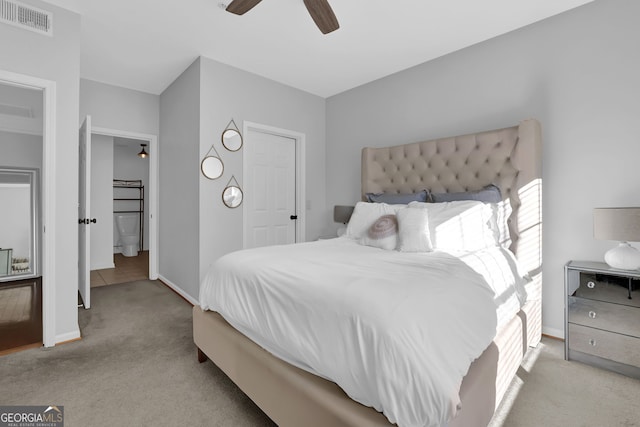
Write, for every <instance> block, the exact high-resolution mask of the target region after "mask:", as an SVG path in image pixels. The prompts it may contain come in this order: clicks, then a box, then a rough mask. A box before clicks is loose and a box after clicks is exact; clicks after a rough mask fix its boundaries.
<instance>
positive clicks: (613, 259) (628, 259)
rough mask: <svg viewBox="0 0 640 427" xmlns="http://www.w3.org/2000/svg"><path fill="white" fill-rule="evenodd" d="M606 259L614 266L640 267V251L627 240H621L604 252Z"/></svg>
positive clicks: (625, 267) (631, 268) (621, 267)
mask: <svg viewBox="0 0 640 427" xmlns="http://www.w3.org/2000/svg"><path fill="white" fill-rule="evenodd" d="M604 260H605V262H606V263H607V264H609V266H610V267H612V268H617V269H619V270H637V269H639V268H640V251H638V250H637V249H636V248H634V247H633V246H631V245H630V244H629V243H627V242H620V244H619V245H618V246H616V247H615V248H611V249H609V250H608V251H607V253H605V254H604Z"/></svg>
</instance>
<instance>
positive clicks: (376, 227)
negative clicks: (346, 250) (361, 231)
mask: <svg viewBox="0 0 640 427" xmlns="http://www.w3.org/2000/svg"><path fill="white" fill-rule="evenodd" d="M397 241H398V220H397V219H396V216H395V215H394V214H388V215H382V216H381V217H380V218H378V219H377V220H376V221H374V223H373V224H372V225H371V227H369V229H368V230H367V233H366V234H365V235H364V236H363V237H362V239H360V244H361V245H367V246H373V247H374V248H380V249H385V250H387V251H392V250H394V249H395V248H396V244H397Z"/></svg>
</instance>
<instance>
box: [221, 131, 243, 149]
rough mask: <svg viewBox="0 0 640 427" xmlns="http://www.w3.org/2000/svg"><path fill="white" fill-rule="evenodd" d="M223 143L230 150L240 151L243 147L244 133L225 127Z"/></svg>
mask: <svg viewBox="0 0 640 427" xmlns="http://www.w3.org/2000/svg"><path fill="white" fill-rule="evenodd" d="M222 145H224V148H226V149H227V150H229V151H238V150H239V149H241V148H242V135H240V132H238V131H237V130H235V129H225V131H224V132H222Z"/></svg>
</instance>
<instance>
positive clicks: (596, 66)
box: [327, 0, 640, 336]
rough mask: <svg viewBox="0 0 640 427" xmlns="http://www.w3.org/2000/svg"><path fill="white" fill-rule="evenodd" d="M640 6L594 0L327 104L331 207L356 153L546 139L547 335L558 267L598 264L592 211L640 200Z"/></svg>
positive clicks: (340, 196)
mask: <svg viewBox="0 0 640 427" xmlns="http://www.w3.org/2000/svg"><path fill="white" fill-rule="evenodd" d="M638 16H640V2H637V1H634V0H599V1H596V2H594V3H590V4H588V5H585V6H582V7H580V8H578V9H574V10H572V11H569V12H566V13H564V14H561V15H558V16H555V17H552V18H549V19H547V20H544V21H542V22H539V23H536V24H533V25H531V26H528V27H525V28H523V29H520V30H517V31H514V32H512V33H509V34H506V35H503V36H500V37H497V38H494V39H492V40H489V41H487V42H484V43H480V44H477V45H475V46H472V47H470V48H467V49H464V50H462V51H459V52H456V53H453V54H450V55H447V56H444V57H442V58H439V59H437V60H434V61H430V62H427V63H425V64H422V65H419V66H417V67H414V68H411V69H409V70H406V71H403V72H400V73H398V74H395V75H392V76H389V77H386V78H383V79H381V80H378V81H375V82H372V83H370V84H367V85H364V86H361V87H358V88H356V89H353V90H351V91H348V92H345V93H342V94H339V95H336V96H334V97H332V98H329V99H328V100H327V171H328V173H327V204H328V206H332V205H334V204H352V203H354V202H355V201H357V200H358V198H359V188H360V175H359V174H360V167H359V165H360V150H361V148H362V147H364V146H384V145H392V144H402V143H406V142H413V141H419V140H426V139H431V138H436V137H442V136H449V135H456V134H463V133H469V132H476V131H481V130H486V129H494V128H500V127H504V126H511V125H514V124H516V123H518V122H519V121H520V120H522V119H524V118H529V117H535V118H537V119H538V120H540V122H541V123H542V126H543V137H544V159H543V161H544V164H543V177H544V182H543V185H544V196H543V215H544V234H543V242H544V252H543V264H544V265H543V275H544V278H543V280H544V285H543V286H544V287H543V325H544V331H545V332H546V333H548V334H551V335H555V336H563V334H564V332H563V306H564V295H563V294H564V292H563V286H564V284H563V283H564V282H563V280H564V277H563V265H564V264H565V263H566V262H567V261H569V260H571V259H574V260H579V259H586V260H602V257H603V253H604V252H605V251H606V249H608V248H609V247H611V246H612V245H613V243H612V242H601V241H596V240H594V239H593V237H592V236H593V235H592V209H593V208H594V207H598V206H638V205H640V191H638V184H637V183H638V182H640V168H638V167H637V160H638V158H640V143H638V133H637V129H636V125H635V124H636V123H637V120H638V117H640V102H638V75H640V49H638V41H639V40H640V26H638V25H637V17H638Z"/></svg>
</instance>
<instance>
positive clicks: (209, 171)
mask: <svg viewBox="0 0 640 427" xmlns="http://www.w3.org/2000/svg"><path fill="white" fill-rule="evenodd" d="M200 169H202V174H203V175H204V176H206V177H207V178H209V179H216V178H220V177H221V176H222V172H224V164H223V163H222V160H220V158H219V157H215V156H207V157H205V158H204V159H202V163H200Z"/></svg>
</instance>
